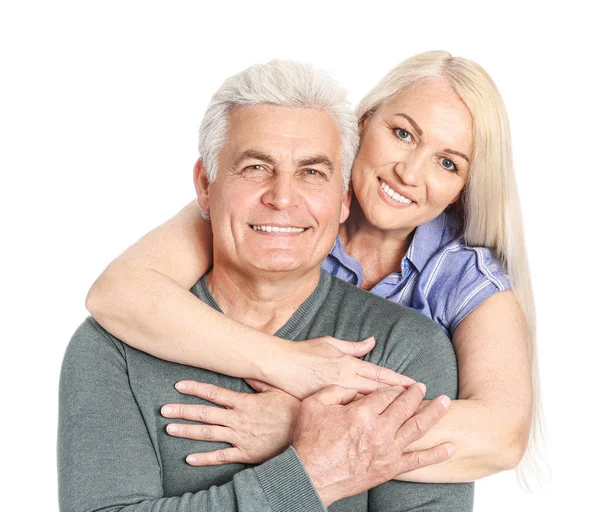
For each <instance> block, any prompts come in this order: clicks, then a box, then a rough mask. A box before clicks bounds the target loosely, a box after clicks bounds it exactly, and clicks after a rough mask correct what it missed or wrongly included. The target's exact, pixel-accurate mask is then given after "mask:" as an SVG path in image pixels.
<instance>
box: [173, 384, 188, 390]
mask: <svg viewBox="0 0 600 512" xmlns="http://www.w3.org/2000/svg"><path fill="white" fill-rule="evenodd" d="M185 388H186V385H185V383H184V382H178V383H177V384H175V389H176V390H177V391H183V390H184V389H185Z"/></svg>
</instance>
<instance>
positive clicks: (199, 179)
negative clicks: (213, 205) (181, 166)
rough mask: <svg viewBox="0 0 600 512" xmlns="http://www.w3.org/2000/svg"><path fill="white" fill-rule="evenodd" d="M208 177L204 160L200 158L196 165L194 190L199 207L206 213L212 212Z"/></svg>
mask: <svg viewBox="0 0 600 512" xmlns="http://www.w3.org/2000/svg"><path fill="white" fill-rule="evenodd" d="M208 186H209V182H208V176H207V175H206V169H205V168H204V163H203V161H202V158H198V160H197V161H196V165H194V188H195V189H196V196H197V197H198V205H199V206H200V208H202V210H203V211H204V212H206V213H208V212H209V211H210V201H209V197H208Z"/></svg>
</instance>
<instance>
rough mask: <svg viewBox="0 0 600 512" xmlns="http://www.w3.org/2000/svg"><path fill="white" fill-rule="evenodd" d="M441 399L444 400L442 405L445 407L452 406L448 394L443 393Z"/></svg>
mask: <svg viewBox="0 0 600 512" xmlns="http://www.w3.org/2000/svg"><path fill="white" fill-rule="evenodd" d="M440 401H441V402H442V405H443V406H444V408H445V409H448V407H450V402H451V401H450V399H449V398H448V397H447V396H446V395H442V397H441V398H440Z"/></svg>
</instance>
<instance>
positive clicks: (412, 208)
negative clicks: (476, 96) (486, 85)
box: [352, 79, 473, 232]
mask: <svg viewBox="0 0 600 512" xmlns="http://www.w3.org/2000/svg"><path fill="white" fill-rule="evenodd" d="M472 152H473V121H472V119H471V114H470V112H469V110H468V109H467V107H466V106H465V105H464V104H463V102H462V101H461V100H460V98H459V97H458V96H457V94H456V93H455V92H454V90H453V89H452V88H451V87H450V86H449V85H448V84H447V83H446V81H444V80H442V79H431V80H424V81H422V82H419V83H417V84H416V85H415V86H413V87H410V88H408V89H405V90H404V91H401V92H400V93H398V95H397V96H396V97H395V98H393V100H392V101H390V102H388V103H387V104H386V105H384V106H382V107H381V108H380V109H379V110H378V111H377V112H375V113H374V114H373V115H372V116H370V117H369V118H367V119H365V120H364V122H363V123H362V124H361V145H360V149H359V151H358V155H357V157H356V160H355V162H354V167H353V170H352V186H353V189H354V194H355V197H356V199H357V200H358V202H359V204H360V206H361V208H362V210H363V212H364V214H365V216H366V218H367V220H368V221H369V222H370V224H372V225H373V226H375V227H376V228H378V229H381V230H384V231H387V230H401V231H408V232H411V231H412V230H413V229H414V228H416V227H417V226H419V225H421V224H424V223H426V222H428V221H430V220H432V219H433V218H435V217H437V216H438V215H439V214H440V213H441V212H442V211H443V210H444V209H445V208H446V207H447V206H448V205H449V204H450V203H452V202H454V201H456V200H458V198H459V196H460V192H461V190H462V188H463V187H464V185H465V183H466V180H467V176H468V170H469V163H470V159H471V154H472Z"/></svg>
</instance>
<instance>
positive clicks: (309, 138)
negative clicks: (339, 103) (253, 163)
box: [226, 105, 341, 166]
mask: <svg viewBox="0 0 600 512" xmlns="http://www.w3.org/2000/svg"><path fill="white" fill-rule="evenodd" d="M229 123H230V125H229V133H228V137H227V142H226V146H228V149H229V152H230V156H233V157H234V158H235V159H236V160H238V159H240V158H242V157H244V156H247V157H252V156H254V157H258V156H260V155H262V156H269V157H270V159H272V160H278V159H280V158H292V159H293V160H294V161H301V160H310V159H314V160H317V161H318V160H329V162H330V163H331V164H332V165H333V166H338V165H339V163H340V162H339V161H340V159H341V134H340V130H339V126H338V124H337V122H336V120H335V118H334V117H333V116H332V115H331V114H330V113H328V112H325V111H323V110H319V109H314V108H287V107H280V106H275V105H252V106H243V107H235V108H233V109H231V110H230V112H229Z"/></svg>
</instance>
